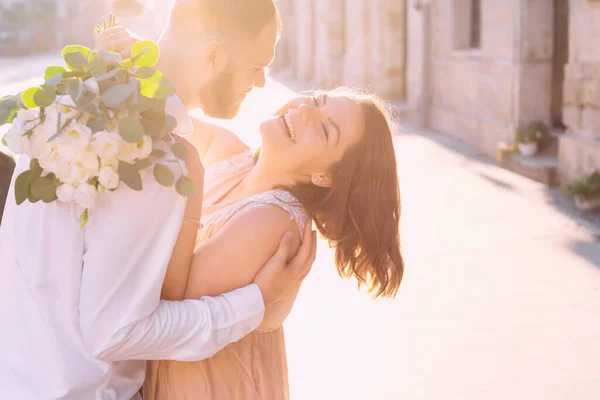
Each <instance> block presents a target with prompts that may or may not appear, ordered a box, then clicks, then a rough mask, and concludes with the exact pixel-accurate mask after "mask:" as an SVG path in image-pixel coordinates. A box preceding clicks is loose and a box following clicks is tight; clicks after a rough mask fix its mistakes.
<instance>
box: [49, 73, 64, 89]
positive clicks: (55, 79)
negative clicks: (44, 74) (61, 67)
mask: <svg viewBox="0 0 600 400" xmlns="http://www.w3.org/2000/svg"><path fill="white" fill-rule="evenodd" d="M62 80H63V74H56V75H52V76H51V77H50V78H48V79H46V85H48V86H52V87H56V86H57V85H58V84H59V83H61V82H62Z"/></svg>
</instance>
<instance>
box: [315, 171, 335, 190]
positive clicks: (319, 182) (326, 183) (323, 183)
mask: <svg viewBox="0 0 600 400" xmlns="http://www.w3.org/2000/svg"><path fill="white" fill-rule="evenodd" d="M311 182H312V184H313V185H315V186H319V187H324V188H329V187H331V175H330V174H322V175H313V176H312V178H311Z"/></svg>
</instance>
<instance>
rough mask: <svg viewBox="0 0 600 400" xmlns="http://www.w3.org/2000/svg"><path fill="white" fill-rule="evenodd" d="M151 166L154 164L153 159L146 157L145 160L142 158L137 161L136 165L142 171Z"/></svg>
mask: <svg viewBox="0 0 600 400" xmlns="http://www.w3.org/2000/svg"><path fill="white" fill-rule="evenodd" d="M150 166H152V159H150V158H144V159H143V160H140V161H138V162H136V163H135V167H136V168H137V169H139V170H140V171H141V170H143V169H146V168H149V167H150Z"/></svg>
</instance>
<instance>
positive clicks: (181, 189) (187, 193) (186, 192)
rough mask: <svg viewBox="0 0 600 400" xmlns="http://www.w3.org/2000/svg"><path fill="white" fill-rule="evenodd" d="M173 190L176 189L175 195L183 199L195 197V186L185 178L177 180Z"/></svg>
mask: <svg viewBox="0 0 600 400" xmlns="http://www.w3.org/2000/svg"><path fill="white" fill-rule="evenodd" d="M175 189H177V193H179V194H180V195H182V196H184V197H192V196H195V195H196V184H195V183H194V181H193V180H191V179H190V178H188V177H187V176H182V177H181V178H179V179H178V180H177V183H176V184H175Z"/></svg>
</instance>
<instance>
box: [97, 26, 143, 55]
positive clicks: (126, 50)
mask: <svg viewBox="0 0 600 400" xmlns="http://www.w3.org/2000/svg"><path fill="white" fill-rule="evenodd" d="M142 40H143V38H142V37H140V36H139V35H137V34H135V33H133V32H132V31H130V30H129V29H127V28H125V27H122V26H114V27H112V28H108V29H105V30H103V31H101V32H100V33H99V34H98V35H97V36H96V38H95V43H94V47H95V48H96V50H105V51H112V52H114V53H119V54H120V55H121V57H123V59H124V60H126V59H128V58H130V57H131V48H132V47H133V45H134V44H136V43H137V42H139V41H142Z"/></svg>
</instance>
